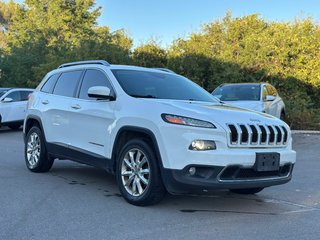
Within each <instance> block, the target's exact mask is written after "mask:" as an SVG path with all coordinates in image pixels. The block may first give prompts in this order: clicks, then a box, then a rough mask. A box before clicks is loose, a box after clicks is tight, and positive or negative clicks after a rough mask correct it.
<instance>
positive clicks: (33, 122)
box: [23, 115, 46, 141]
mask: <svg viewBox="0 0 320 240" xmlns="http://www.w3.org/2000/svg"><path fill="white" fill-rule="evenodd" d="M33 126H38V127H39V128H40V130H41V131H42V134H43V136H44V139H46V137H45V135H44V132H43V127H42V121H41V119H40V117H38V116H36V115H29V116H28V117H27V118H26V120H25V123H24V129H23V138H24V140H25V141H26V137H27V134H28V132H29V130H30V129H31V128H32V127H33Z"/></svg>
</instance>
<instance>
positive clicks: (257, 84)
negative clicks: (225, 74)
mask: <svg viewBox="0 0 320 240" xmlns="http://www.w3.org/2000/svg"><path fill="white" fill-rule="evenodd" d="M261 84H265V83H224V84H221V85H220V87H222V86H230V85H253V86H259V85H261Z"/></svg>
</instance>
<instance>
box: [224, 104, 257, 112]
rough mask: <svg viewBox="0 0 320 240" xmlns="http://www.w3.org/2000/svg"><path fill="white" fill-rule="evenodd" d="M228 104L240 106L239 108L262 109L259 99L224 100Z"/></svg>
mask: <svg viewBox="0 0 320 240" xmlns="http://www.w3.org/2000/svg"><path fill="white" fill-rule="evenodd" d="M225 103H226V104H228V105H232V106H236V107H240V108H246V109H251V110H254V111H259V112H261V111H262V107H263V106H262V103H261V102H259V101H227V102H225Z"/></svg>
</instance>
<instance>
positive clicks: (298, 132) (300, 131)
mask: <svg viewBox="0 0 320 240" xmlns="http://www.w3.org/2000/svg"><path fill="white" fill-rule="evenodd" d="M291 133H292V134H316V135H317V134H320V131H316V130H292V131H291Z"/></svg>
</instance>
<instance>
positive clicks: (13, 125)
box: [8, 124, 21, 130]
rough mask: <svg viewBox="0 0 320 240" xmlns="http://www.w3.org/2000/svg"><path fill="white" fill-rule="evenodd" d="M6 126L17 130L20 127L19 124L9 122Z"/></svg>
mask: <svg viewBox="0 0 320 240" xmlns="http://www.w3.org/2000/svg"><path fill="white" fill-rule="evenodd" d="M8 127H9V128H10V129H12V130H18V129H19V128H20V127H21V124H10V125H8Z"/></svg>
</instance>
